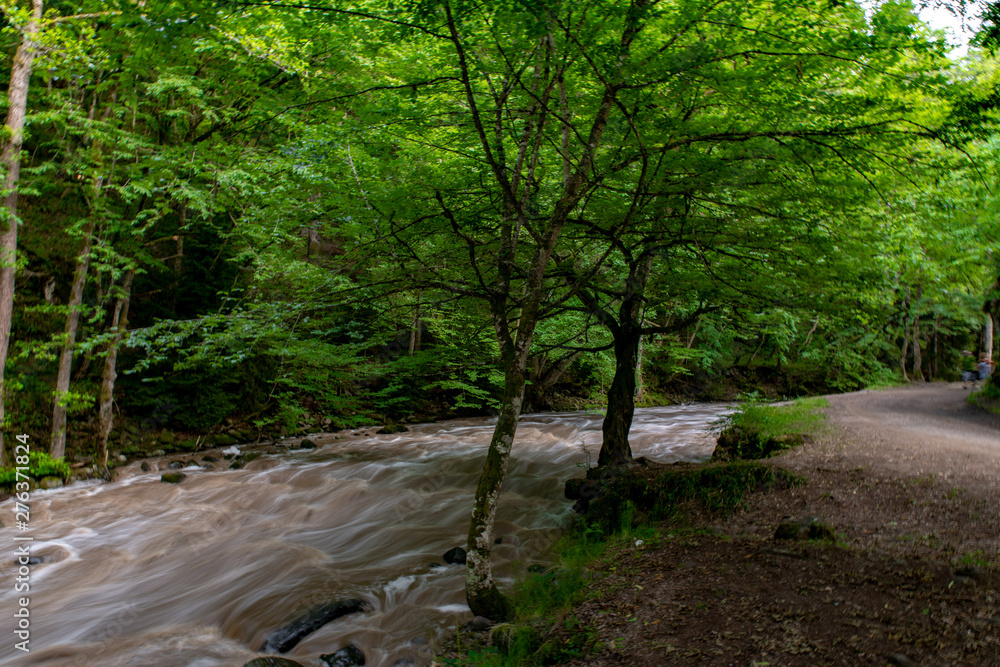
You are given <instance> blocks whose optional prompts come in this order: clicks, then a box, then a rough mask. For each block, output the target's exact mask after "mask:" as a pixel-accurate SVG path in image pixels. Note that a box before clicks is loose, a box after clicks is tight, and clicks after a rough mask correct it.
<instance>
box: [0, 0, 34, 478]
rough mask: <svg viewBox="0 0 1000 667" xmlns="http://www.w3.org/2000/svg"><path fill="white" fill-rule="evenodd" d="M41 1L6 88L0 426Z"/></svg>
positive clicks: (1, 160)
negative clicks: (23, 158)
mask: <svg viewBox="0 0 1000 667" xmlns="http://www.w3.org/2000/svg"><path fill="white" fill-rule="evenodd" d="M42 12H43V6H42V0H33V2H32V13H31V19H30V20H29V21H28V23H27V24H26V25H25V26H24V31H23V32H22V33H21V44H20V46H18V47H17V53H15V54H14V64H13V66H12V67H11V69H10V83H9V84H8V87H7V105H8V106H7V120H6V122H5V123H4V134H5V136H6V140H5V141H4V142H3V151H2V152H0V164H2V166H3V168H4V170H5V172H6V174H5V177H4V185H3V188H4V195H3V197H4V202H3V209H2V215H3V218H4V219H3V220H0V228H5V229H3V231H2V232H0V424H2V423H3V419H4V409H3V407H4V400H3V399H4V391H3V389H4V382H3V378H4V368H5V366H6V365H7V350H8V348H9V347H10V324H11V319H12V318H13V315H14V267H15V262H16V258H17V183H18V179H19V177H20V174H21V143H22V142H23V140H24V117H25V115H26V114H27V109H28V81H29V80H30V79H31V68H32V64H33V63H34V60H35V54H36V53H37V52H38V44H37V42H36V41H35V37H36V35H37V34H38V32H39V30H40V28H41V23H42ZM5 463H6V454H5V453H4V447H3V432H2V431H0V465H4V464H5Z"/></svg>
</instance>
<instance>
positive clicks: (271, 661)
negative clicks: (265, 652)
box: [243, 656, 302, 667]
mask: <svg viewBox="0 0 1000 667" xmlns="http://www.w3.org/2000/svg"><path fill="white" fill-rule="evenodd" d="M243 667H302V664H301V663H298V662H295V661H294V660H289V659H288V658H275V657H272V656H267V657H266V658H254V659H253V660H251V661H250V662H248V663H247V664H245V665H243Z"/></svg>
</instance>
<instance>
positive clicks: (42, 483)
mask: <svg viewBox="0 0 1000 667" xmlns="http://www.w3.org/2000/svg"><path fill="white" fill-rule="evenodd" d="M62 485H63V481H62V479H60V478H59V477H53V476H51V475H49V476H47V477H42V479H41V480H39V482H38V488H39V489H58V488H59V487H61V486H62Z"/></svg>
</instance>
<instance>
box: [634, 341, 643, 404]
mask: <svg viewBox="0 0 1000 667" xmlns="http://www.w3.org/2000/svg"><path fill="white" fill-rule="evenodd" d="M644 390H645V387H644V386H643V383H642V334H639V350H638V356H637V358H636V361H635V402H636V403H642V398H643V396H642V394H643V391H644Z"/></svg>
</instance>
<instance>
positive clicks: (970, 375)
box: [960, 350, 979, 389]
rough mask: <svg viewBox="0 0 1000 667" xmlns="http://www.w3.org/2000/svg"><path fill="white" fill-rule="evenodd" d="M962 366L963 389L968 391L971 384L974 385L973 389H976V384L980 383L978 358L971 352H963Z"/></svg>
mask: <svg viewBox="0 0 1000 667" xmlns="http://www.w3.org/2000/svg"><path fill="white" fill-rule="evenodd" d="M960 366H961V370H962V389H968V388H969V383H970V382H971V383H972V388H973V389H975V388H976V383H978V382H979V367H978V365H977V364H976V356H975V355H974V354H972V352H971V351H970V350H962V359H961V363H960Z"/></svg>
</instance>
